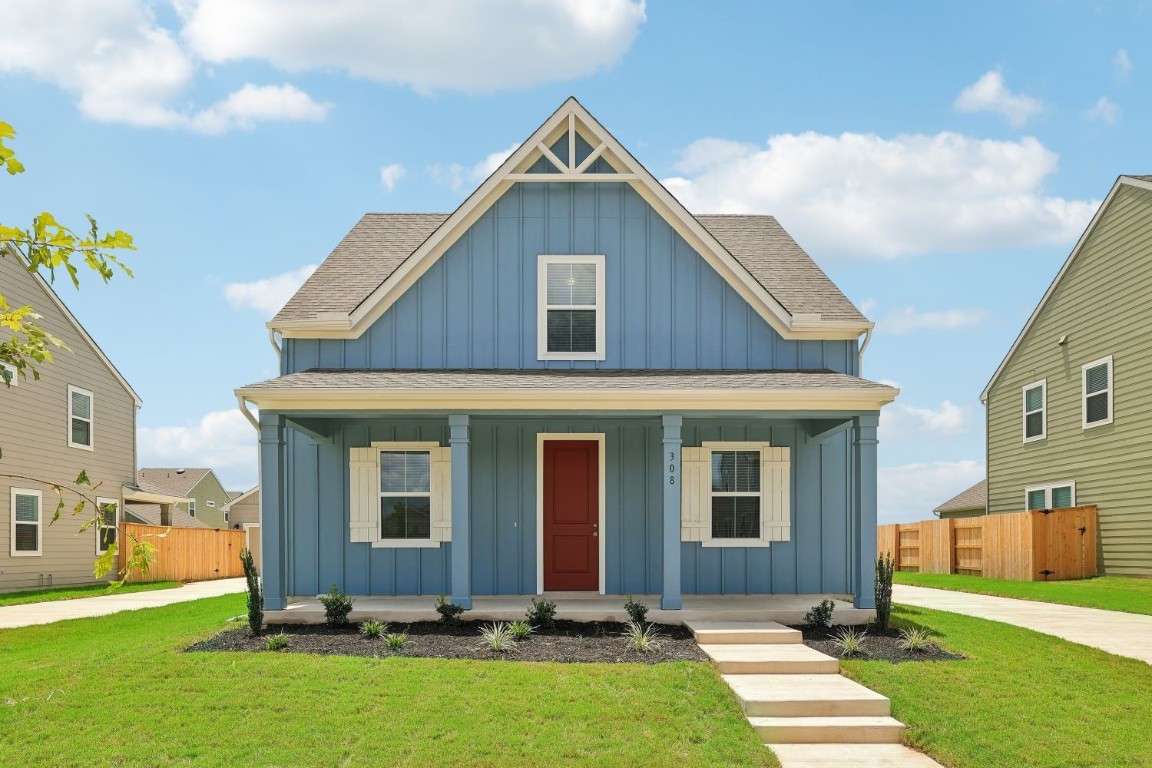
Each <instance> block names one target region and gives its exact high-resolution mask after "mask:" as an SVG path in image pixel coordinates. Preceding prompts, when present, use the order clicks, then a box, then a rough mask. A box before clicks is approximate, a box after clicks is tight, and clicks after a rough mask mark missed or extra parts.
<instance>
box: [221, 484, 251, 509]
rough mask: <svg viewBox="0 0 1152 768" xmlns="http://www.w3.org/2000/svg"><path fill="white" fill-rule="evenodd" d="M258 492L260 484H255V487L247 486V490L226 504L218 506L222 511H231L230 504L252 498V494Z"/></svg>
mask: <svg viewBox="0 0 1152 768" xmlns="http://www.w3.org/2000/svg"><path fill="white" fill-rule="evenodd" d="M259 492H260V486H259V485H257V486H255V487H253V488H249V489H248V490H246V491H244V493H242V494H240V495H239V496H237V497H236V498H234V499H232V500H231V501H229V502H228V503H227V504H225V505H224V506H222V507H220V510H221V511H222V512H231V511H232V506H233V505H234V504H239V503H240V502H242V501H246V500H248V499H250V498H252V495H253V494H255V493H259Z"/></svg>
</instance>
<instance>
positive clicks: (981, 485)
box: [932, 480, 988, 520]
mask: <svg viewBox="0 0 1152 768" xmlns="http://www.w3.org/2000/svg"><path fill="white" fill-rule="evenodd" d="M932 514H934V515H936V517H938V518H940V519H941V520H956V519H958V518H961V517H979V516H980V515H986V514H988V481H987V480H981V481H980V482H978V483H976V484H975V485H974V486H972V487H971V488H965V489H964V490H963V491H960V493H958V494H956V495H955V496H953V497H952V498H950V499H948V501H946V502H944V503H943V504H941V505H940V506H938V507H936V509H934V510H932Z"/></svg>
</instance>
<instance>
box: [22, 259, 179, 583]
mask: <svg viewBox="0 0 1152 768" xmlns="http://www.w3.org/2000/svg"><path fill="white" fill-rule="evenodd" d="M0 286H3V294H4V296H5V298H6V299H7V301H8V304H9V305H10V306H13V307H20V306H24V305H30V306H32V307H33V308H35V310H36V311H37V312H38V313H39V314H40V315H41V318H40V324H41V325H42V326H43V328H44V330H45V331H47V332H48V333H50V334H52V335H53V336H55V337H57V338H59V339H61V340H63V341H64V343H65V344H67V345H68V347H69V348H70V350H71V351H66V350H60V351H57V352H56V353H55V355H54V358H55V359H54V360H53V361H52V362H50V363H47V364H44V365H42V366H40V379H39V380H38V381H37V380H34V379H32V378H31V377H29V378H26V379H24V378H13V379H12V385H11V386H10V387H5V386H3V384H0V448H2V449H3V457H2V458H0V592H3V591H12V590H20V589H34V588H37V587H49V586H63V585H70V584H85V583H91V582H94V581H95V578H94V577H93V575H92V568H93V561H94V560H95V559H96V557H97V556H98V555H99V554H101V553H102V552H104V551H105V550H106V549H107V548H108V547H109V546H110V545H111V544H112V543H113V542H115V541H116V537H117V524H118V522H119V519H120V511H121V510H122V509H123V508H124V504H125V502H126V501H132V500H136V501H142V502H150V503H157V504H160V503H164V504H168V503H172V502H173V501H175V500H174V499H172V498H171V497H170V496H169V495H166V494H148V493H144V492H142V491H140V489H138V488H136V487H135V483H134V481H135V470H136V410H137V409H138V408H139V407H140V398H139V396H137V394H136V393H135V392H134V391H133V389H132V387H131V386H130V385H129V384H128V382H127V381H126V380H125V378H124V377H123V375H121V374H120V372H119V371H118V370H117V369H116V367H115V366H114V365H113V364H112V361H110V360H109V359H108V357H107V356H106V355H105V354H104V353H103V352H102V351H101V349H100V347H99V346H98V345H97V344H96V342H95V341H94V340H93V339H92V337H91V336H89V335H88V333H87V331H85V330H84V328H83V326H81V325H80V323H79V321H78V320H77V319H76V318H75V317H74V316H73V315H72V313H71V312H70V311H69V310H68V308H67V307H66V306H65V305H64V302H63V301H61V299H60V297H59V296H57V294H56V292H55V291H54V290H53V289H52V287H51V286H50V285H49V284H48V283H47V282H46V281H45V280H44V279H43V278H41V277H39V276H38V275H34V274H32V273H30V272H28V270H27V269H25V268H24V262H23V261H22V259H21V257H20V256H19V255H17V254H11V253H10V254H8V255H7V256H5V257H3V258H0ZM82 470H83V471H84V472H87V474H88V477H89V478H90V479H91V480H92V482H93V484H94V486H95V490H93V491H92V493H91V495H92V496H93V497H95V498H96V500H97V501H98V502H99V503H100V504H102V505H104V507H103V509H104V511H105V513H106V514H105V515H104V517H103V520H102V521H101V524H100V525H98V526H93V527H92V528H89V529H88V530H87V531H85V532H83V533H79V528H80V526H81V523H82V522H83V520H82V519H81V518H73V517H71V514H70V511H71V509H72V508H73V507H74V506H75V504H76V503H77V501H79V497H77V496H74V495H72V494H65V495H64V499H63V500H64V505H65V511H64V513H63V516H62V517H61V519H60V520H58V521H56V522H55V523H54V524H53V523H51V520H52V516H53V514H54V513H55V510H56V505H57V502H58V497H57V495H56V493H55V492H54V491H53V490H52V487H51V484H53V483H58V484H70V483H72V482H73V481H74V480H75V479H76V477H77V475H79V473H80V472H81V471H82ZM13 475H15V476H18V477H13ZM28 478H36V480H32V479H28ZM89 512H90V513H92V514H94V511H92V510H90V509H89Z"/></svg>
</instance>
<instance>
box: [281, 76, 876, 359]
mask: <svg viewBox="0 0 1152 768" xmlns="http://www.w3.org/2000/svg"><path fill="white" fill-rule="evenodd" d="M577 122H579V123H580V124H581V125H580V126H579V127H582V128H583V129H584V131H586V132H588V133H591V134H592V138H593V139H594V140H593V141H590V142H589V143H590V144H591V145H592V147H593V150H594V151H598V152H599V155H598V156H599V157H603V158H604V159H605V160H606V161H607V162H609V164H611V165H612V166H613V167H614V168H615V169H616V170H617V171H619V172H620V173H619V174H612V175H611V178H610V179H608V178H607V177H605V178H604V179H599V175H597V179H598V180H611V181H621V182H625V183H627V184H630V185H631V186H632V188H633V189H635V190H636V192H637V193H639V194H640V196H641V197H642V198H644V200H645V201H646V202H648V204H649V205H651V206H652V207H653V208H655V209H656V211H657V212H658V213H659V214H660V215H662V216H663V217H664V218H665V219H666V220H667V221H668V223H669V224H671V225H672V227H673V228H674V229H675V230H676V231H677V233H678V234H680V236H681V237H683V238H684V239H685V240H686V241H687V242H688V244H689V245H690V246H692V247H693V248H694V249H695V250H696V251H697V252H699V253H700V254H701V255H703V256H704V258H705V260H707V261H708V262H709V263H710V264H711V265H712V267H713V268H714V269H716V271H717V272H718V273H719V274H720V276H721V277H723V278H724V280H725V281H726V282H727V283H728V284H729V285H731V286H732V288H733V290H735V291H736V292H737V293H738V294H740V296H741V297H742V298H744V300H745V301H747V302H748V303H749V304H750V305H751V306H752V308H753V309H754V310H756V312H757V314H759V315H760V316H761V317H763V318H764V320H765V321H766V322H768V324H769V325H771V326H772V327H773V328H774V329H775V330H776V331H777V332H778V333H779V334H780V335H781V336H783V337H784V338H786V339H854V338H856V337H858V336H859V335H860V334H861V333H864V332H865V331H867V330H869V329H870V328H872V327H873V323H870V322H867V321H865V322H844V321H836V322H823V321H821V320H820V319H819V316H818V315H798V316H796V317H793V316H792V315H790V314H789V312H788V310H787V309H785V308H784V306H783V305H782V304H781V303H780V302H779V301H777V300H776V298H775V297H774V296H772V294H770V293H769V292H768V291H767V290H765V288H764V286H762V285H760V283H759V282H757V281H756V279H755V278H754V277H753V276H752V274H751V273H750V272H749V271H748V270H747V268H745V267H744V265H742V264H741V263H740V262H739V261H737V260H736V259H735V258H733V256H732V255H731V254H730V253H728V251H727V249H725V248H724V246H723V245H721V244H720V242H719V241H718V240H716V238H715V237H714V236H713V235H712V234H711V233H710V232H708V230H707V229H705V228H704V227H703V226H702V225H701V224H700V222H698V221H697V220H696V218H695V217H694V216H692V214H691V213H689V212H688V210H687V209H686V208H684V206H683V205H682V204H681V203H680V201H678V200H677V199H676V198H675V197H673V196H672V194H671V193H670V192H668V190H667V189H665V188H664V187H663V185H661V184H660V182H659V181H657V180H656V178H655V177H654V176H652V174H650V173H649V172H648V170H647V169H645V168H644V166H642V165H641V164H640V163H639V162H638V161H637V160H636V158H634V157H633V156H632V154H631V153H630V152H628V150H626V149H625V148H624V147H623V146H622V145H621V144H620V143H619V142H618V141H617V140H616V139H615V138H614V137H613V136H612V134H610V133H609V132H608V131H607V130H606V129H605V128H604V127H603V126H602V125H600V123H599V122H598V121H597V120H596V118H594V117H592V115H591V114H590V113H589V112H588V111H587V110H586V109H584V107H583V106H582V105H581V104H580V102H578V101H576V99H575V98H573V97H569V98H568V99H567V100H566V101H565V102H564V103H563V104H562V105H561V106H560V108H559V109H557V110H556V111H555V112H554V113H553V114H552V116H551V117H549V118H548V119H547V120H546V121H544V123H543V125H541V126H540V127H539V128H537V129H536V131H535V132H534V133H533V134H532V135H531V136H530V137H529V138H528V139H527V140H525V141H524V142H523V143H522V144H521V145H520V146H519V148H518V149H517V150H516V151H515V152H513V153H512V154H511V155H510V156H509V157H508V159H507V160H505V161H504V163H503V164H502V165H501V166H500V167H499V168H497V169H496V170H495V171H493V173H492V175H490V176H489V177H488V178H487V179H485V180H484V182H483V183H482V184H481V185H480V186H479V187H478V188H477V189H476V191H474V192H473V193H472V194H471V195H469V196H468V198H467V199H466V200H465V201H464V202H463V203H462V204H461V205H460V207H459V208H457V209H456V210H455V211H454V212H453V213H452V215H451V216H449V217H448V219H447V220H445V221H444V223H443V224H441V225H440V226H439V227H438V228H437V229H436V231H435V232H433V233H432V234H431V235H430V236H429V237H428V239H427V240H425V241H424V243H422V244H421V245H420V247H419V248H417V249H416V250H415V251H413V252H412V254H411V255H409V256H408V258H407V259H405V260H404V261H403V262H402V263H401V264H400V266H399V267H397V268H396V270H395V271H394V272H393V273H392V274H391V275H390V276H389V277H388V278H387V279H386V280H385V281H384V282H383V283H381V284H380V285H379V286H378V287H377V288H376V289H375V290H374V291H372V293H370V294H369V295H368V296H367V297H366V298H365V299H364V300H363V301H362V302H360V304H359V305H358V306H357V307H356V308H355V309H353V310H352V312H351V313H349V314H348V315H347V316H346V317H345V316H343V314H342V313H341V314H339V315H338V316H337V317H333V316H332V314H333V313H326V316H324V317H317V318H316V319H315V320H312V321H308V320H297V321H291V322H276V321H272V322H270V323H268V327H269V328H271V329H274V330H277V331H280V332H281V333H282V334H283V335H284V336H285V337H288V338H293V337H308V338H357V337H359V336H360V335H361V334H362V333H363V332H364V331H365V330H366V329H367V328H368V326H369V325H371V324H372V323H373V322H375V321H376V320H377V319H378V318H379V317H380V316H381V315H382V314H384V312H385V311H386V310H387V309H388V307H390V306H391V305H392V304H393V303H395V302H396V300H397V299H399V298H400V296H402V295H403V294H404V292H405V291H407V290H408V288H410V287H411V286H412V285H413V284H414V283H415V282H416V281H417V280H418V279H419V278H420V276H421V275H423V274H424V272H426V271H427V270H428V269H429V268H430V267H431V266H432V264H433V263H435V262H436V260H437V259H439V258H440V256H441V255H443V254H444V252H445V251H447V250H448V248H449V247H451V246H452V244H453V243H455V242H456V240H457V239H459V238H460V237H461V236H462V235H463V234H464V232H466V231H467V229H468V227H470V226H471V225H472V224H473V223H474V222H475V221H476V220H477V219H479V218H480V216H481V215H483V214H484V212H485V211H487V210H488V209H489V208H490V207H491V206H492V205H493V204H495V202H496V200H497V199H498V198H499V197H500V195H502V194H503V193H504V192H505V191H507V190H508V189H509V188H510V187H511V186H512V184H514V183H516V180H517V179H520V178H522V177H523V173H522V171H524V170H525V169H526V168H527V167H528V166H529V165H530V164H531V163H532V162H534V161H535V160H536V158H537V157H541V156H544V157H546V155H543V153H541V151H540V145H541V144H543V145H544V146H545V147H547V146H548V144H549V141H548V140H549V139H552V140H553V141H554V140H555V139H556V138H558V137H559V136H560V135H563V134H564V133H566V132H568V131H569V130H577V129H578V127H577ZM585 138H586V139H587V138H588V137H587V136H585ZM570 143H571V142H570ZM601 147H603V148H601ZM571 151H572V150H571V147H570V151H569V155H570V157H569V162H568V165H569V166H571V165H572V161H573V158H572V157H571ZM608 155H611V158H609V157H608ZM557 159H559V158H555V159H553V158H549V161H550V162H552V163H553V164H554V165H555V163H556V160H557ZM613 160H615V162H613ZM561 164H563V160H561ZM617 165H622V166H624V167H623V168H618V167H617ZM583 175H584V174H583V173H580V171H579V168H578V167H577V168H572V167H569V171H568V172H566V173H565V172H561V173H557V174H546V175H544V176H543V177H540V178H537V177H539V176H540V175H538V174H534V175H533V180H534V181H572V180H573V179H576V178H578V177H579V176H583ZM585 180H588V179H585Z"/></svg>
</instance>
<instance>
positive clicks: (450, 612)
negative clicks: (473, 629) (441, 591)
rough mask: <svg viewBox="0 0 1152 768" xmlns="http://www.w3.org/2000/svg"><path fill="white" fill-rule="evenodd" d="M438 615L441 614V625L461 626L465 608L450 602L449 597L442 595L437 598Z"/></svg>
mask: <svg viewBox="0 0 1152 768" xmlns="http://www.w3.org/2000/svg"><path fill="white" fill-rule="evenodd" d="M436 613H438V614H440V623H441V624H459V623H460V614H462V613H464V608H463V606H460V605H457V604H456V603H450V602H448V596H447V595H440V597H438V598H436Z"/></svg>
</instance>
